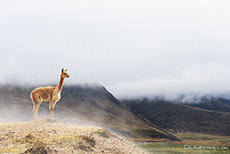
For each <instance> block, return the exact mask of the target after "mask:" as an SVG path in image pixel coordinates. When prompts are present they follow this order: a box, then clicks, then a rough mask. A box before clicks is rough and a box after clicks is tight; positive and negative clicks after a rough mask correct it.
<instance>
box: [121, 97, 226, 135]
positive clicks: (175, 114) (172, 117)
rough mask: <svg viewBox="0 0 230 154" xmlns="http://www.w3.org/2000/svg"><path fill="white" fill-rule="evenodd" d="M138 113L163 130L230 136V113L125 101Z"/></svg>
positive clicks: (169, 103) (152, 101)
mask: <svg viewBox="0 0 230 154" xmlns="http://www.w3.org/2000/svg"><path fill="white" fill-rule="evenodd" d="M123 102H124V103H125V104H126V105H128V106H129V107H130V108H131V109H132V110H134V111H135V112H136V113H138V114H140V115H142V116H143V117H145V118H146V119H148V120H150V121H151V122H153V123H155V124H156V125H158V126H159V127H161V128H165V129H175V130H186V131H192V132H200V133H209V134H218V135H226V136H229V135H230V132H229V130H230V113H228V112H217V111H211V110H205V109H200V108H196V107H191V106H188V105H184V104H175V103H172V102H167V101H156V100H147V99H143V100H124V101H123Z"/></svg>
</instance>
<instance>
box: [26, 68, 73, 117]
mask: <svg viewBox="0 0 230 154" xmlns="http://www.w3.org/2000/svg"><path fill="white" fill-rule="evenodd" d="M65 78H69V74H68V73H67V69H66V70H64V69H62V71H61V77H60V81H59V83H58V85H57V87H51V86H49V87H39V88H36V89H34V90H33V91H32V92H31V94H30V98H31V99H32V101H33V112H34V116H35V119H36V120H38V116H37V112H38V109H39V106H40V104H41V103H42V101H49V109H50V118H52V119H53V118H54V115H53V112H54V107H55V105H56V103H57V101H59V100H60V98H61V90H62V87H63V82H64V79H65Z"/></svg>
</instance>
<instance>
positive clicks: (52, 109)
mask: <svg viewBox="0 0 230 154" xmlns="http://www.w3.org/2000/svg"><path fill="white" fill-rule="evenodd" d="M54 106H55V102H54V101H50V104H49V109H50V118H51V119H54Z"/></svg>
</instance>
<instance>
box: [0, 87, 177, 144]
mask: <svg viewBox="0 0 230 154" xmlns="http://www.w3.org/2000/svg"><path fill="white" fill-rule="evenodd" d="M33 88H34V87H32V88H31V87H20V86H9V85H5V86H2V87H1V88H0V121H33V120H34V117H33V112H32V102H31V100H30V98H29V95H30V92H31V90H32V89H33ZM48 108H49V107H48V103H47V102H43V103H42V104H41V106H40V109H39V112H38V117H39V118H40V119H41V118H47V117H49V109H48ZM54 116H55V118H56V119H57V120H61V121H68V122H72V123H78V124H90V125H95V126H100V127H103V128H106V129H108V130H110V131H112V132H114V133H116V134H119V135H122V136H124V137H126V138H129V139H131V140H143V141H149V140H159V139H166V140H178V139H177V138H176V137H174V136H173V135H171V134H169V133H167V132H166V131H164V130H162V129H160V128H159V127H157V126H156V125H154V124H153V123H151V122H150V121H148V120H146V119H145V118H143V117H141V116H139V115H137V114H135V113H134V112H132V111H131V110H130V109H129V108H128V107H126V105H125V104H123V103H121V102H120V101H118V100H117V99H116V98H115V97H114V96H113V95H112V94H111V93H109V92H108V91H107V90H106V89H105V88H104V87H103V86H99V85H75V86H64V88H63V90H62V98H61V100H60V101H59V102H58V103H57V105H56V107H55V111H54Z"/></svg>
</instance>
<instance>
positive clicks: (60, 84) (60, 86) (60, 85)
mask: <svg viewBox="0 0 230 154" xmlns="http://www.w3.org/2000/svg"><path fill="white" fill-rule="evenodd" d="M63 83H64V78H62V77H60V81H59V83H58V86H57V88H58V91H61V90H62V87H63Z"/></svg>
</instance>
